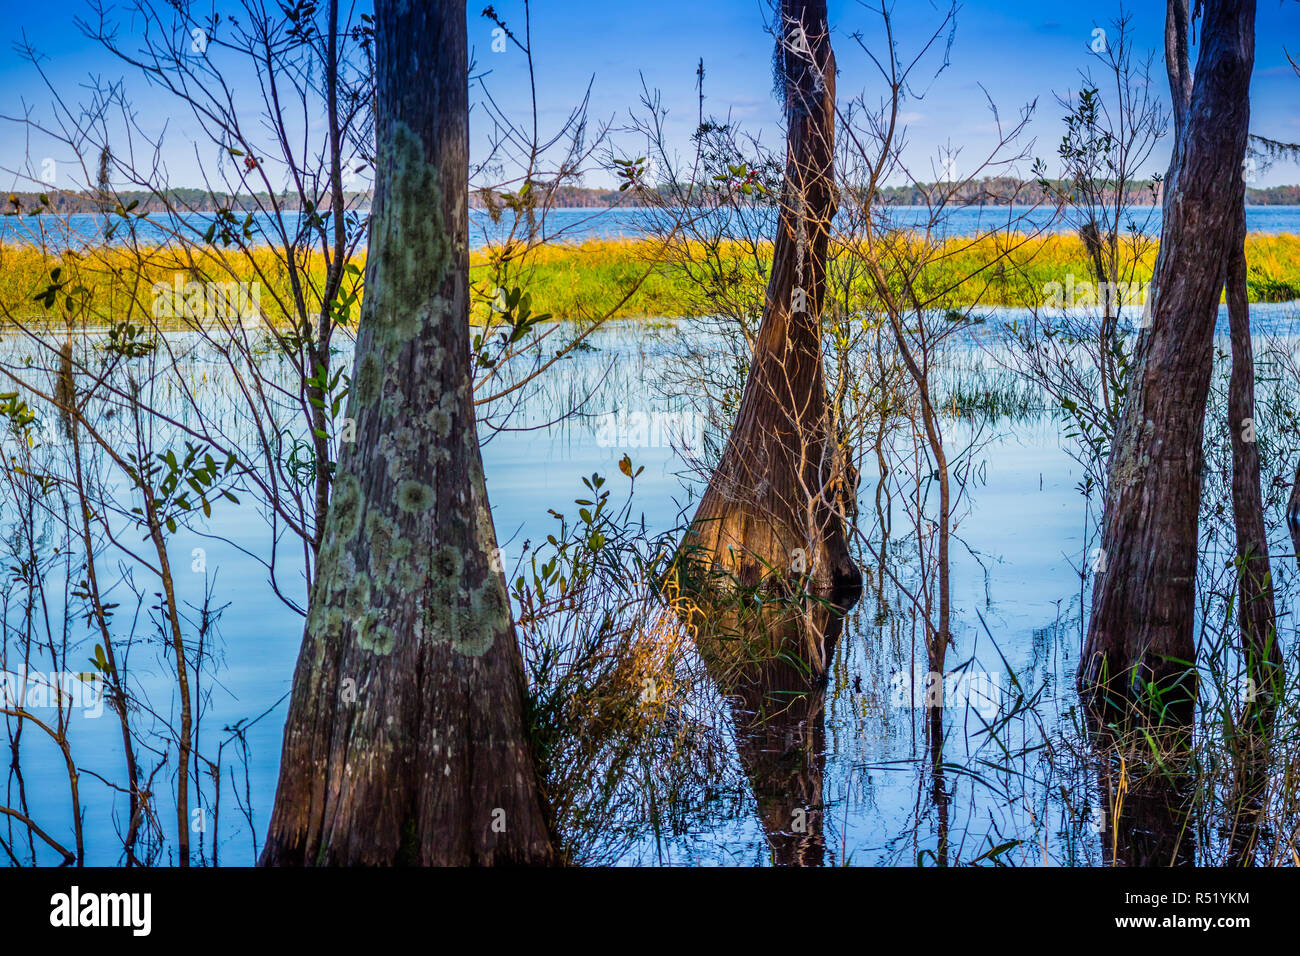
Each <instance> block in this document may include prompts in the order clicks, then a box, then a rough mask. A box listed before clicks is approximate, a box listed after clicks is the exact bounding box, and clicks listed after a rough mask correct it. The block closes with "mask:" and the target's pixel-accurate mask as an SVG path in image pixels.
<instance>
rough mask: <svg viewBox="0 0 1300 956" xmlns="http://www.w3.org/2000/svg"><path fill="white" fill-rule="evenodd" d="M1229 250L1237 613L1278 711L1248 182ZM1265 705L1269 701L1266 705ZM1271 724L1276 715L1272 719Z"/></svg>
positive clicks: (1257, 695)
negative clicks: (1249, 276)
mask: <svg viewBox="0 0 1300 956" xmlns="http://www.w3.org/2000/svg"><path fill="white" fill-rule="evenodd" d="M1239 192H1240V195H1241V199H1240V201H1239V203H1238V205H1237V209H1236V223H1235V229H1234V232H1233V237H1232V240H1231V245H1230V247H1229V249H1228V276H1227V293H1228V295H1227V298H1228V322H1229V326H1230V335H1231V339H1232V375H1231V378H1230V379H1229V382H1228V426H1229V430H1230V431H1231V433H1232V515H1233V522H1234V524H1235V526H1236V533H1237V576H1238V577H1237V616H1238V620H1239V622H1240V624H1241V650H1242V656H1243V657H1244V658H1245V660H1246V673H1247V676H1248V677H1249V679H1250V681H1251V686H1252V690H1253V693H1252V694H1251V695H1250V703H1251V704H1252V705H1255V706H1254V707H1253V710H1254V711H1256V712H1259V713H1261V714H1263V713H1267V714H1269V715H1270V718H1271V713H1272V706H1271V703H1272V701H1273V700H1274V699H1275V698H1276V696H1277V694H1278V693H1279V692H1280V691H1281V676H1282V675H1281V668H1282V653H1281V650H1280V649H1279V648H1278V644H1277V614H1276V611H1275V608H1274V603H1273V574H1272V569H1271V567H1270V563H1269V555H1268V531H1267V529H1266V528H1265V525H1264V498H1263V494H1262V492H1261V490H1260V483H1259V481H1260V477H1259V471H1260V469H1259V443H1258V442H1257V441H1256V438H1255V354H1254V346H1253V344H1252V343H1251V339H1250V306H1249V304H1248V299H1247V294H1246V205H1245V202H1246V186H1245V183H1244V182H1242V183H1241V184H1240V186H1239ZM1259 705H1263V707H1260V706H1259ZM1270 722H1271V719H1270Z"/></svg>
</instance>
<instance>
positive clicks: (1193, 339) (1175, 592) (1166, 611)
mask: <svg viewBox="0 0 1300 956" xmlns="http://www.w3.org/2000/svg"><path fill="white" fill-rule="evenodd" d="M1184 7H1185V4H1182V3H1181V2H1180V0H1171V4H1170V9H1169V18H1170V23H1171V27H1168V28H1167V29H1171V28H1172V25H1173V24H1174V23H1175V21H1176V11H1177V9H1181V8H1184ZM1204 11H1205V12H1204V20H1203V22H1202V32H1201V46H1200V52H1199V56H1198V61H1197V67H1196V71H1195V75H1194V77H1193V80H1192V92H1191V97H1190V100H1189V101H1188V102H1187V107H1186V120H1185V124H1184V126H1183V128H1182V129H1180V130H1179V131H1178V132H1177V138H1176V142H1177V146H1176V149H1175V155H1174V157H1173V160H1172V162H1171V166H1170V174H1169V177H1168V181H1169V183H1170V188H1169V191H1168V192H1167V194H1166V196H1165V219H1164V226H1163V230H1162V237H1161V243H1160V252H1159V254H1158V256H1157V259H1156V269H1155V278H1154V301H1153V303H1152V328H1151V329H1150V330H1148V331H1145V332H1144V333H1143V334H1142V336H1141V338H1140V339H1139V342H1138V346H1137V350H1136V356H1135V363H1134V369H1133V373H1132V374H1133V387H1132V389H1131V391H1130V395H1129V399H1128V402H1127V404H1126V406H1125V411H1124V415H1123V417H1122V419H1121V421H1120V424H1119V427H1118V429H1117V434H1116V438H1115V442H1114V445H1113V448H1112V451H1111V456H1110V461H1109V463H1108V472H1109V481H1108V487H1107V499H1106V508H1105V516H1104V530H1103V534H1102V552H1103V558H1104V562H1105V564H1104V567H1105V570H1104V571H1100V572H1099V573H1098V574H1097V577H1096V580H1095V583H1094V587H1093V608H1092V617H1091V620H1090V622H1089V629H1088V636H1087V639H1086V641H1085V645H1084V652H1083V657H1082V660H1081V662H1080V674H1079V682H1080V691H1081V692H1082V694H1083V695H1084V698H1085V703H1086V705H1087V706H1088V708H1089V710H1090V712H1091V713H1092V714H1094V715H1095V716H1114V715H1116V714H1117V713H1118V714H1119V715H1123V714H1125V713H1129V712H1130V711H1131V709H1136V710H1137V711H1139V712H1142V713H1145V715H1146V716H1154V715H1156V714H1158V715H1159V716H1160V718H1161V719H1167V718H1172V719H1173V720H1174V721H1175V722H1181V721H1183V720H1186V719H1190V716H1191V714H1192V712H1193V710H1194V707H1195V700H1196V674H1195V670H1194V667H1193V664H1194V657H1195V640H1194V635H1193V616H1194V609H1195V597H1196V557H1197V531H1198V517H1199V508H1200V498H1201V466H1202V447H1201V442H1202V436H1203V431H1204V417H1205V406H1206V398H1207V395H1208V392H1209V384H1210V373H1211V365H1212V352H1213V339H1214V327H1215V320H1216V318H1217V315H1218V304H1219V293H1220V291H1221V290H1222V289H1223V284H1224V279H1225V265H1226V261H1225V260H1226V256H1225V250H1227V249H1228V248H1229V242H1230V240H1231V238H1232V236H1233V232H1234V227H1235V215H1236V212H1237V204H1238V203H1239V200H1238V198H1237V197H1238V188H1239V185H1238V180H1239V179H1240V175H1241V173H1240V170H1241V163H1242V159H1243V157H1244V155H1245V149H1246V138H1247V131H1248V124H1249V118H1250V106H1249V88H1250V73H1251V68H1252V66H1253V63H1254V53H1255V43H1254V21H1255V4H1254V2H1253V0H1240V2H1228V0H1206V2H1205V5H1204ZM1185 67H1186V64H1185V63H1176V62H1174V61H1172V60H1171V62H1170V67H1169V74H1170V86H1171V91H1172V92H1173V94H1174V98H1175V100H1177V99H1178V97H1179V92H1180V89H1181V87H1180V84H1181V83H1182V82H1183V80H1182V79H1181V78H1182V77H1183V76H1185V73H1184V72H1183V71H1184V70H1185ZM1175 115H1177V112H1176V113H1175ZM1152 685H1154V689H1155V693H1152Z"/></svg>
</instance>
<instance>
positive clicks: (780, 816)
mask: <svg viewBox="0 0 1300 956" xmlns="http://www.w3.org/2000/svg"><path fill="white" fill-rule="evenodd" d="M859 595H860V589H858V590H850V591H845V592H841V593H839V594H837V595H835V598H834V600H828V601H818V600H812V599H806V604H805V605H804V606H802V607H797V606H794V605H793V604H790V605H782V604H778V606H777V607H775V608H763V607H757V608H740V609H736V608H734V607H728V608H719V607H717V606H715V607H714V608H713V609H712V610H711V612H706V611H703V610H701V609H700V608H699V607H698V606H696V607H695V608H694V613H693V614H691V615H689V616H688V623H689V624H690V626H691V628H692V631H693V632H694V634H695V637H696V646H697V647H698V649H699V651H700V657H701V659H702V660H703V661H704V664H705V667H706V669H707V671H708V674H709V677H710V678H711V679H712V680H713V681H714V683H715V684H716V685H717V686H718V689H719V691H720V692H721V693H722V694H723V695H724V696H725V697H727V698H728V702H729V705H730V717H731V722H732V726H733V729H734V732H735V740H736V751H737V756H738V757H739V758H740V764H741V767H742V768H743V770H744V773H745V776H746V778H747V779H748V782H749V785H750V788H751V790H752V791H753V794H754V801H755V806H756V808H757V812H758V818H759V821H760V823H761V824H762V827H763V833H764V835H765V837H766V839H767V844H768V848H769V851H770V854H771V862H772V863H773V864H775V865H777V866H822V865H823V864H824V863H825V862H826V801H825V775H826V687H827V675H826V672H825V671H824V669H822V668H821V667H820V666H819V664H818V663H817V662H818V661H828V660H831V659H832V658H833V656H834V653H835V649H836V646H837V644H838V642H839V639H840V635H841V634H842V632H843V629H844V615H845V613H846V612H847V611H848V610H849V608H850V607H852V606H853V604H854V603H856V601H857V599H858V597H859Z"/></svg>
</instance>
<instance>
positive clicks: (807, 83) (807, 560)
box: [685, 0, 862, 594]
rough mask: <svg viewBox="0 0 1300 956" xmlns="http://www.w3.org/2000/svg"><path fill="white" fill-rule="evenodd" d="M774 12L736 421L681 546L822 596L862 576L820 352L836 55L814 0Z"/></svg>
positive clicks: (757, 577) (752, 577) (745, 574)
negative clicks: (780, 156)
mask: <svg viewBox="0 0 1300 956" xmlns="http://www.w3.org/2000/svg"><path fill="white" fill-rule="evenodd" d="M780 13H781V38H780V47H779V58H778V59H779V63H780V64H781V69H780V78H781V80H782V82H783V84H784V86H785V110H786V120H787V124H788V130H787V140H786V166H785V180H784V185H783V187H782V194H781V206H780V213H779V217H778V224H777V233H776V241H775V244H774V250H773V259H772V272H771V275H770V276H769V277H768V285H767V296H766V300H765V303H764V308H763V318H762V323H761V325H760V327H759V333H758V340H757V342H756V344H755V347H754V356H753V362H752V364H751V367H750V372H749V377H748V379H747V380H746V383H745V392H744V395H743V396H742V398H741V404H740V410H739V413H738V415H737V419H736V425H735V427H734V428H733V430H732V433H731V436H730V438H729V440H728V442H727V446H726V448H725V449H724V451H723V455H722V460H721V462H720V463H719V465H718V468H717V470H716V471H715V472H714V475H713V477H712V479H711V481H710V482H709V486H708V488H707V489H706V491H705V493H704V497H703V498H702V500H701V501H700V506H699V509H698V510H697V511H696V514H695V518H694V521H693V522H692V528H691V532H690V534H689V535H688V536H687V539H686V541H685V547H686V549H687V551H688V553H690V554H698V555H701V556H703V557H705V558H706V559H707V561H708V562H709V563H710V565H711V567H712V569H713V570H714V571H715V572H722V573H723V574H725V575H729V576H732V577H734V579H735V581H736V582H738V583H739V584H741V585H743V586H754V585H757V584H758V583H760V582H761V581H763V580H764V579H765V578H769V577H770V576H771V575H773V574H776V575H782V576H788V577H801V576H802V575H805V574H806V575H807V581H808V590H809V591H812V592H815V593H820V594H827V593H834V592H842V591H844V590H846V589H854V588H857V587H858V586H860V585H861V581H862V576H861V573H860V571H859V570H858V568H857V565H856V564H855V563H854V561H853V559H852V557H851V556H850V554H849V550H848V541H847V538H846V534H845V529H844V520H843V515H842V513H841V507H840V506H839V505H838V502H837V500H836V499H837V494H836V491H835V488H836V480H837V476H838V477H842V474H839V473H840V472H842V466H840V467H836V465H835V459H836V458H837V457H839V456H837V454H836V449H837V443H836V440H835V436H833V435H831V434H830V433H829V432H830V429H829V427H828V422H829V418H830V416H829V404H828V402H827V397H826V385H825V375H824V370H823V367H822V348H821V311H822V304H823V301H824V298H825V291H826V250H827V243H828V237H829V232H830V222H831V218H832V216H834V214H835V209H836V203H837V198H836V190H835V185H834V180H833V177H834V155H833V154H834V137H835V56H834V54H833V52H832V50H831V43H830V33H829V28H828V26H827V20H826V3H825V2H824V0H822V2H817V0H782V2H781V5H780Z"/></svg>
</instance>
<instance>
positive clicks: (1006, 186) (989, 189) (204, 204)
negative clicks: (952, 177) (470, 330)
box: [3, 177, 1300, 215]
mask: <svg viewBox="0 0 1300 956" xmlns="http://www.w3.org/2000/svg"><path fill="white" fill-rule="evenodd" d="M935 185H936V184H935V183H916V184H913V185H909V186H884V187H878V188H877V190H876V200H875V201H876V203H877V204H879V205H886V206H922V205H925V204H926V198H925V197H926V195H927V194H928V193H929V192H930V191H931V190H932V189H933V188H934V187H935ZM1048 186H1050V187H1051V189H1059V188H1063V187H1064V184H1062V183H1059V182H1056V181H1052V180H1048V181H1047V182H1046V184H1045V183H1043V182H1037V181H1026V180H1020V179H1013V178H1010V177H998V178H989V179H981V180H978V181H972V182H969V183H964V184H962V185H961V186H960V187H958V188H957V189H956V192H955V195H954V196H953V200H952V202H953V204H954V205H961V204H971V205H974V204H985V205H992V206H1001V205H1013V204H1014V205H1033V204H1035V203H1046V202H1050V201H1051V200H1050V197H1049V195H1048V193H1049V189H1048ZM657 193H658V191H657V190H654V189H637V190H628V191H626V192H619V191H618V190H617V189H588V188H585V187H582V186H560V187H558V188H556V189H555V190H554V191H553V192H552V194H551V201H550V205H551V206H552V207H553V208H556V209H603V208H608V207H612V206H624V207H632V208H643V207H647V206H657V205H662V202H661V201H657ZM1124 193H1125V196H1124V201H1125V202H1126V203H1131V204H1138V205H1154V204H1155V203H1156V202H1157V201H1158V200H1159V198H1160V193H1159V187H1158V184H1157V183H1155V182H1153V181H1152V180H1138V181H1133V182H1129V183H1128V184H1126V187H1125V190H1124ZM169 195H170V196H171V197H172V201H173V202H174V203H175V206H174V207H173V208H182V209H192V210H194V211H195V212H215V211H216V210H218V209H229V210H231V211H235V212H247V211H250V210H257V209H260V208H263V207H264V204H265V203H266V201H267V200H268V199H269V198H270V197H269V196H268V195H266V194H265V193H261V194H258V195H256V196H252V195H248V196H231V195H227V194H225V193H212V192H209V191H207V190H203V189H187V188H179V189H172V190H169ZM42 196H44V197H45V199H44V201H43V200H42ZM345 196H346V198H347V200H348V204H349V206H351V204H352V202H353V200H354V199H360V201H361V204H362V205H363V206H367V207H368V206H369V204H370V193H369V191H365V192H350V193H346V194H345ZM114 197H115V202H120V203H121V204H122V205H123V206H124V207H125V206H129V205H130V204H131V203H132V202H136V203H137V205H136V206H135V207H134V209H133V211H135V212H162V211H164V206H163V203H162V202H161V201H160V200H159V199H158V197H157V195H155V194H153V193H146V192H136V191H124V192H117V193H115V194H114ZM1111 198H1114V197H1111ZM279 203H280V206H281V208H284V209H286V210H290V211H292V210H296V209H298V208H299V203H298V199H297V197H296V196H293V195H286V196H282V197H279ZM485 205H486V201H485V199H484V197H483V196H482V194H481V193H479V192H474V193H471V195H470V208H472V209H483V208H485ZM1246 205H1248V206H1300V185H1290V186H1270V187H1268V188H1266V189H1251V188H1249V187H1247V189H1246ZM328 208H329V196H328V195H326V196H325V197H323V202H322V205H321V206H320V210H321V211H324V210H326V209H328ZM3 211H4V212H5V213H6V214H13V213H17V214H19V215H24V214H27V213H32V212H36V211H44V212H54V213H93V212H113V211H114V210H113V209H105V208H104V207H103V203H102V201H101V200H99V199H97V198H96V197H95V196H94V195H92V194H89V193H84V192H79V191H78V192H61V191H55V190H51V191H50V192H47V193H43V194H42V193H39V192H26V191H25V192H11V193H9V194H8V195H7V196H6V197H5V202H4V210H3Z"/></svg>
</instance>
